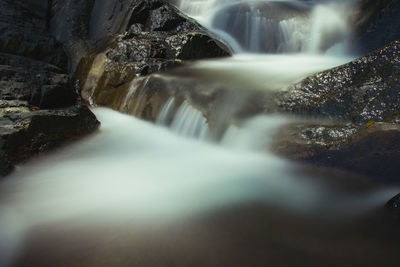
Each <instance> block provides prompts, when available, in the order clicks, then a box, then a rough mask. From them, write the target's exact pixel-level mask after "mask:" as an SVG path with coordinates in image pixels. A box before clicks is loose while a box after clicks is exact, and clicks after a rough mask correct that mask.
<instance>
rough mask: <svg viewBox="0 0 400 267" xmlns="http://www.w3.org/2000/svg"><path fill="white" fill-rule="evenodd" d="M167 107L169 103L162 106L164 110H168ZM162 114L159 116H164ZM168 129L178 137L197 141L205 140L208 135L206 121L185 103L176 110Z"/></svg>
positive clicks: (198, 112)
mask: <svg viewBox="0 0 400 267" xmlns="http://www.w3.org/2000/svg"><path fill="white" fill-rule="evenodd" d="M169 105H170V103H168V102H167V103H166V105H165V106H164V107H165V110H168V108H169V107H168V106H169ZM163 110H164V108H163ZM169 112H170V111H169ZM164 114H165V113H163V112H162V113H161V114H160V115H161V116H164ZM160 120H161V118H160ZM170 127H171V129H172V131H174V132H176V133H178V134H179V135H182V136H187V137H194V138H198V139H206V138H207V136H208V133H209V128H208V123H207V119H206V118H205V117H204V115H203V114H202V113H201V112H200V111H198V110H196V109H195V108H193V107H192V106H191V105H190V104H188V103H187V102H186V101H184V102H183V103H182V104H181V106H180V107H179V109H178V110H177V112H176V114H175V116H174V118H173V120H172V122H171V125H170Z"/></svg>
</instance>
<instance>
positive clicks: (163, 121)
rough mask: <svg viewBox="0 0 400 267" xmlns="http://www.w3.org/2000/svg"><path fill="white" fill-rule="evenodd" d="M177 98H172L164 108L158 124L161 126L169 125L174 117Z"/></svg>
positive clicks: (157, 121) (158, 118)
mask: <svg viewBox="0 0 400 267" xmlns="http://www.w3.org/2000/svg"><path fill="white" fill-rule="evenodd" d="M174 110H175V97H170V98H169V99H168V101H167V102H166V103H165V105H164V106H163V107H162V109H161V111H160V114H159V115H158V117H157V120H156V123H157V124H160V125H169V124H170V123H171V121H172V118H173V116H174Z"/></svg>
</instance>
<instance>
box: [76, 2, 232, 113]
mask: <svg viewBox="0 0 400 267" xmlns="http://www.w3.org/2000/svg"><path fill="white" fill-rule="evenodd" d="M129 16H130V17H129V20H127V21H128V22H127V24H126V25H125V30H124V31H123V32H122V33H120V34H118V35H116V36H115V37H113V38H112V39H111V40H110V41H109V42H108V45H107V46H106V48H105V49H103V50H102V51H101V52H100V53H94V54H92V55H91V56H89V57H86V58H83V59H82V60H81V62H80V65H79V67H78V71H77V76H76V77H77V79H79V81H80V85H81V87H82V95H83V97H84V98H85V99H86V100H88V101H89V102H90V103H96V104H98V105H104V106H109V107H113V108H116V109H119V108H118V107H116V103H118V102H120V99H121V97H124V96H125V95H126V94H129V90H130V88H131V84H132V83H136V84H138V83H140V81H141V80H140V77H144V76H146V75H149V74H151V73H155V72H160V71H164V70H167V69H171V68H173V67H174V66H180V65H182V64H183V63H184V61H187V60H197V59H204V58H213V57H226V56H229V55H230V54H231V52H230V49H229V48H228V47H227V46H226V45H225V44H224V43H222V42H221V41H219V40H218V39H216V38H215V37H214V36H212V35H211V34H210V33H209V32H207V31H206V30H205V29H204V28H203V27H202V26H200V25H199V24H198V23H196V22H195V21H194V20H192V19H190V18H188V17H186V16H185V15H183V14H182V13H181V12H180V11H179V10H178V9H177V8H175V7H174V6H172V5H170V4H169V3H168V2H166V1H161V0H154V1H138V2H137V3H135V4H133V5H132V9H131V13H130V14H129ZM134 80H136V81H134Z"/></svg>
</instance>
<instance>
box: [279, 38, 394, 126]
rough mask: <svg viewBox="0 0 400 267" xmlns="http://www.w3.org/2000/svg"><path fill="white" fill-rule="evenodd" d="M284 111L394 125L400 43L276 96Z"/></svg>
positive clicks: (308, 80) (298, 84)
mask: <svg viewBox="0 0 400 267" xmlns="http://www.w3.org/2000/svg"><path fill="white" fill-rule="evenodd" d="M276 102H277V105H278V107H279V109H282V110H283V111H287V112H291V113H295V114H301V115H309V116H314V117H315V116H318V117H328V118H334V119H340V120H342V121H347V122H354V123H366V122H368V121H370V120H372V121H378V122H383V121H385V122H391V121H394V120H395V118H397V116H398V115H399V106H400V41H395V42H393V43H391V44H389V45H387V46H385V47H384V48H382V49H380V50H377V51H375V52H373V53H371V54H369V55H367V56H364V57H361V58H358V59H356V60H354V61H352V62H350V63H348V64H345V65H343V66H339V67H336V68H333V69H330V70H327V71H324V72H320V73H317V74H315V75H312V76H309V77H308V78H306V79H304V80H303V81H301V82H300V83H297V84H295V85H293V86H290V87H289V88H288V89H287V90H286V91H284V92H281V93H279V95H278V96H277V101H276Z"/></svg>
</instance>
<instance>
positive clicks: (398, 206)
mask: <svg viewBox="0 0 400 267" xmlns="http://www.w3.org/2000/svg"><path fill="white" fill-rule="evenodd" d="M385 208H386V210H388V211H390V212H392V213H395V214H396V215H397V216H398V217H399V218H400V194H398V195H396V196H394V197H393V198H392V199H390V200H389V201H388V202H387V203H386V205H385Z"/></svg>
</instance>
